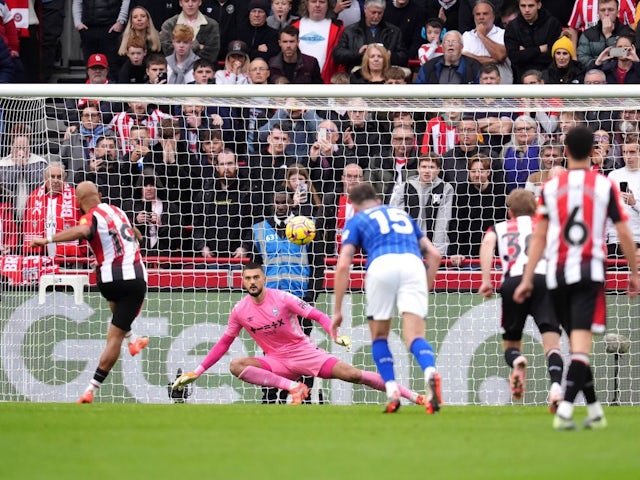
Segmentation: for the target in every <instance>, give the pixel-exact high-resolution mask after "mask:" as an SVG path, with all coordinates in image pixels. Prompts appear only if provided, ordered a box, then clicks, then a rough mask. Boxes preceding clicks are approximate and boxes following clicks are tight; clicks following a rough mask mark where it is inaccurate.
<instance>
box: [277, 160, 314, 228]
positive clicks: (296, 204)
mask: <svg viewBox="0 0 640 480" xmlns="http://www.w3.org/2000/svg"><path fill="white" fill-rule="evenodd" d="M282 187H283V188H284V190H286V191H287V193H288V194H289V196H290V197H291V212H292V213H293V214H294V215H303V216H305V217H311V218H315V217H317V216H318V214H319V213H320V210H321V207H322V202H321V201H320V195H318V192H317V190H316V188H315V187H314V186H313V183H312V182H311V178H310V176H309V170H307V169H306V168H305V167H304V165H301V164H299V163H294V164H292V165H289V166H288V167H287V173H286V174H285V179H284V181H283V182H282Z"/></svg>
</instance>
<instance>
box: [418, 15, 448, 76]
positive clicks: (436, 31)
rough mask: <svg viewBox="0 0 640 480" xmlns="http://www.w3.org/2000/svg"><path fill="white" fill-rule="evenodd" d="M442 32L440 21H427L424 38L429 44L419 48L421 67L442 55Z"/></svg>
mask: <svg viewBox="0 0 640 480" xmlns="http://www.w3.org/2000/svg"><path fill="white" fill-rule="evenodd" d="M442 30H443V26H442V23H441V22H440V20H438V19H435V18H432V19H430V20H427V23H426V25H425V26H424V30H423V35H422V37H423V38H425V39H426V40H427V43H423V44H422V45H420V47H419V48H418V59H419V60H420V65H424V64H425V63H427V62H428V61H429V60H431V59H432V58H436V57H439V56H441V55H442V53H443V52H442V43H441V42H442V36H443V31H442Z"/></svg>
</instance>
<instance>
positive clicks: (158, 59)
mask: <svg viewBox="0 0 640 480" xmlns="http://www.w3.org/2000/svg"><path fill="white" fill-rule="evenodd" d="M149 65H164V66H165V67H166V66H167V59H166V58H165V57H164V56H163V55H162V54H160V53H150V54H149V55H147V58H145V67H146V68H149Z"/></svg>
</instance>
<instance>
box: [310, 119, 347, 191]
mask: <svg viewBox="0 0 640 480" xmlns="http://www.w3.org/2000/svg"><path fill="white" fill-rule="evenodd" d="M339 141H340V130H338V126H337V125H336V124H335V122H332V121H331V120H323V121H322V122H320V123H319V124H318V131H317V132H316V135H315V139H314V142H313V143H312V144H311V146H310V147H309V157H308V158H307V160H306V165H305V166H306V167H307V168H308V169H309V173H310V174H311V180H312V181H313V184H314V186H315V188H316V190H317V191H319V192H323V193H328V192H333V191H334V190H335V188H336V183H337V182H338V181H339V179H340V177H341V175H342V170H343V169H344V166H345V165H346V164H347V163H349V162H352V161H355V159H354V158H352V157H349V158H347V156H346V149H345V148H344V146H342V145H341V144H339Z"/></svg>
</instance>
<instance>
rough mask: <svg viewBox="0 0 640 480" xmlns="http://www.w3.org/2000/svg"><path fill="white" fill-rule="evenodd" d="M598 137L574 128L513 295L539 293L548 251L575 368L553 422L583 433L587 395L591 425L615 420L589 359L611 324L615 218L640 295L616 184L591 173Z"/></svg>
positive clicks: (550, 278)
mask: <svg viewBox="0 0 640 480" xmlns="http://www.w3.org/2000/svg"><path fill="white" fill-rule="evenodd" d="M593 141H594V140H593V133H592V132H591V131H590V130H589V129H588V128H586V127H583V126H578V127H575V128H573V129H571V130H570V131H569V132H568V133H567V134H566V136H565V141H564V144H565V156H566V157H567V161H568V167H569V170H568V171H567V172H564V173H562V174H561V175H559V176H558V177H555V178H553V179H551V180H549V181H548V182H547V183H546V184H545V185H544V187H543V190H542V194H541V197H540V206H539V208H538V211H539V215H538V216H539V220H538V223H537V225H536V229H535V232H534V234H533V236H532V238H531V243H530V245H529V263H528V264H527V266H526V267H525V270H524V274H523V276H522V282H521V283H520V285H519V286H518V287H517V288H516V291H515V292H514V294H513V299H514V301H516V302H518V303H522V302H524V301H525V300H526V299H527V298H529V297H530V296H531V294H532V291H533V277H534V269H535V266H536V264H537V262H538V260H540V258H541V257H542V254H543V252H544V251H545V247H546V249H547V250H546V257H547V262H548V267H547V287H548V288H549V289H550V291H551V297H552V300H553V304H554V309H555V311H556V315H557V317H558V319H559V320H560V323H561V324H562V326H563V327H564V329H565V331H566V332H567V333H568V334H569V343H570V346H571V364H570V365H569V370H568V372H567V381H566V387H565V393H564V400H563V401H562V402H560V405H559V406H558V411H557V413H556V416H555V418H554V421H553V426H554V428H555V429H557V430H572V429H575V428H576V424H575V423H574V421H573V403H574V401H575V399H576V396H577V395H578V393H579V392H580V391H582V392H583V393H584V396H585V400H586V402H587V418H586V419H585V422H584V425H585V428H604V427H606V426H607V421H606V418H605V416H604V412H603V410H602V406H601V405H600V403H599V402H598V401H597V398H596V391H595V387H594V379H593V371H592V370H591V366H590V364H589V354H590V353H591V348H592V344H593V334H594V333H603V332H604V329H605V326H606V311H605V310H606V301H605V292H604V280H605V269H604V260H605V258H606V245H605V233H606V222H607V218H610V219H611V220H612V221H613V223H614V225H615V227H616V230H617V232H618V238H619V239H620V246H621V248H622V252H623V253H624V256H625V258H626V259H627V262H628V263H629V268H630V270H631V271H630V273H629V285H628V295H629V296H630V297H635V296H636V295H637V294H638V288H639V283H638V266H637V262H636V256H635V249H636V248H635V243H634V242H633V237H632V235H631V231H630V229H629V227H628V225H627V223H626V220H627V216H626V213H625V211H624V208H623V206H622V204H621V202H620V194H619V191H618V188H617V187H616V186H615V184H614V183H613V182H612V181H611V180H609V179H608V178H607V177H604V176H602V175H600V174H599V173H597V172H594V171H591V170H590V169H589V167H590V163H591V159H590V157H591V152H592V150H593Z"/></svg>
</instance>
